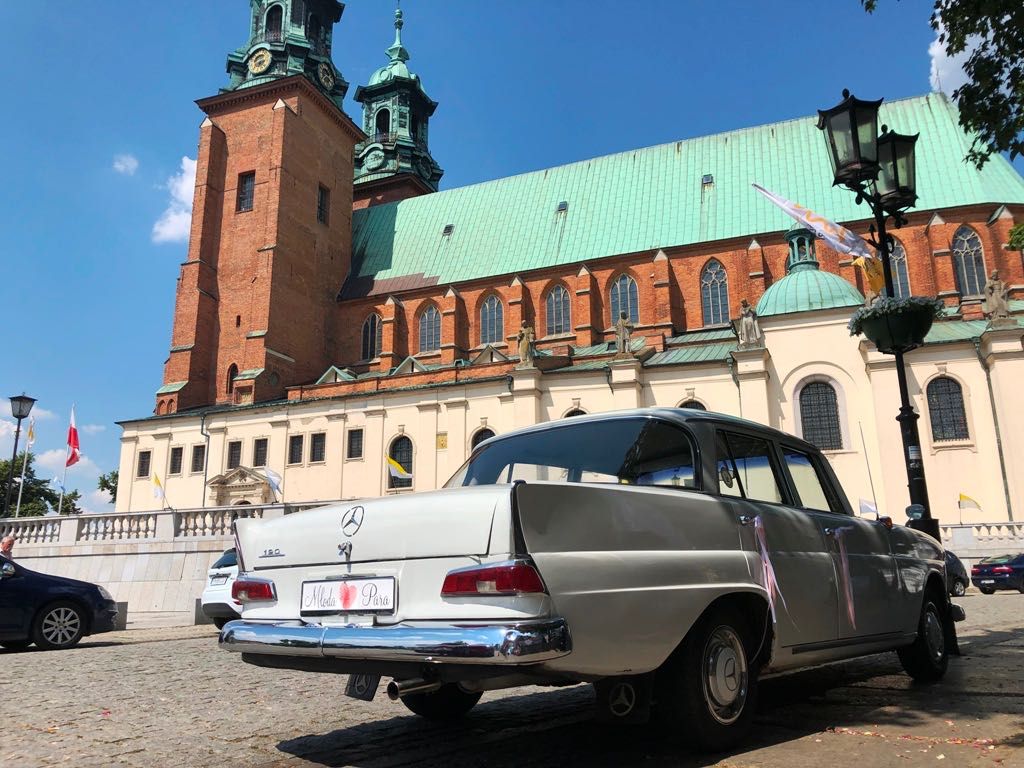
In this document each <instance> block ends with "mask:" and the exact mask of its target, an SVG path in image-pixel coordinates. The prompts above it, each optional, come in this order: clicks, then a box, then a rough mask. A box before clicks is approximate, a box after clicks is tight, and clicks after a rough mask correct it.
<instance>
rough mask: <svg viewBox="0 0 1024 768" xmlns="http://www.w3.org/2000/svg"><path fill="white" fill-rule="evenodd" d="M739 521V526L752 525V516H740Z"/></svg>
mask: <svg viewBox="0 0 1024 768" xmlns="http://www.w3.org/2000/svg"><path fill="white" fill-rule="evenodd" d="M739 521H740V525H753V523H754V516H753V515H740V516H739Z"/></svg>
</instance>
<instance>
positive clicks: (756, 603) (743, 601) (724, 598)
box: [673, 588, 775, 668]
mask: <svg viewBox="0 0 1024 768" xmlns="http://www.w3.org/2000/svg"><path fill="white" fill-rule="evenodd" d="M722 608H728V609H732V610H735V611H737V612H738V613H739V614H740V616H742V617H743V618H744V619H746V621H747V627H746V629H747V630H748V632H749V635H750V637H749V638H748V640H749V642H750V643H751V645H753V646H754V647H755V654H756V655H755V656H754V658H753V659H752V660H751V663H752V665H753V666H755V667H757V668H760V667H763V666H765V665H766V664H768V663H769V662H770V661H771V658H772V648H773V646H774V642H775V632H774V628H773V622H772V614H771V604H770V602H769V600H768V596H767V593H765V592H764V591H763V590H760V591H759V590H757V589H755V588H749V589H741V590H735V591H732V592H727V593H725V594H721V595H719V596H717V597H716V598H714V599H713V600H711V602H709V603H708V604H707V606H705V608H704V610H703V611H701V613H700V615H699V616H697V617H696V619H695V620H694V621H693V623H691V624H690V626H689V627H687V629H686V634H684V635H683V637H682V639H680V641H679V644H678V645H677V646H676V648H675V650H674V651H673V655H674V654H675V653H677V652H678V651H679V650H680V649H681V648H682V647H683V644H684V643H685V642H686V639H687V638H688V637H689V636H690V634H691V633H692V632H693V631H694V629H695V628H696V627H697V626H699V625H700V623H701V622H702V621H703V620H704V618H705V617H706V616H708V615H710V614H711V613H713V612H714V611H717V610H719V609H722ZM755 644H756V645H755Z"/></svg>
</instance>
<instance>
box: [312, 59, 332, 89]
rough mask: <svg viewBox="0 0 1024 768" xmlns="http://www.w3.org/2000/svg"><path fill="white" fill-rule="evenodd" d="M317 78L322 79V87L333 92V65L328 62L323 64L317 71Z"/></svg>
mask: <svg viewBox="0 0 1024 768" xmlns="http://www.w3.org/2000/svg"><path fill="white" fill-rule="evenodd" d="M316 74H317V77H319V78H320V85H322V86H323V87H324V88H325V89H326V90H328V91H329V90H331V88H333V87H334V72H332V71H331V65H330V64H328V63H327V62H321V64H320V66H319V67H318V68H317V70H316Z"/></svg>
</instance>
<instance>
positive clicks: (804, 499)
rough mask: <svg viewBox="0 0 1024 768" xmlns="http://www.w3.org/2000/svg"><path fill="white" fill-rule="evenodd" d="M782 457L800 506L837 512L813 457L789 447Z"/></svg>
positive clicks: (783, 451) (784, 449) (783, 449)
mask: <svg viewBox="0 0 1024 768" xmlns="http://www.w3.org/2000/svg"><path fill="white" fill-rule="evenodd" d="M782 456H783V460H784V461H785V462H786V469H788V470H789V476H790V477H791V478H792V479H793V486H794V487H795V488H796V493H797V496H799V497H800V506H801V507H803V508H804V509H813V510H821V511H822V512H835V511H836V510H835V509H833V507H832V504H831V503H830V502H829V497H828V493H827V492H826V490H825V487H826V486H825V484H824V482H823V481H822V479H821V475H820V474H819V473H818V469H817V467H815V466H814V462H813V461H812V460H811V457H810V456H809V455H808V454H806V453H804V452H803V451H798V450H796V449H795V448H789V447H788V446H783V448H782Z"/></svg>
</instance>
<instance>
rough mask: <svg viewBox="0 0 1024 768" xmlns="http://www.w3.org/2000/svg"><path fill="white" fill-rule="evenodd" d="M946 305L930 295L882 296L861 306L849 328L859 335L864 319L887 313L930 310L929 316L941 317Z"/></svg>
mask: <svg viewBox="0 0 1024 768" xmlns="http://www.w3.org/2000/svg"><path fill="white" fill-rule="evenodd" d="M945 308H946V305H945V304H943V303H942V302H941V301H939V300H938V299H933V298H931V297H930V296H907V297H905V298H895V299H894V298H890V297H888V296H881V297H879V298H878V299H876V300H875V301H874V302H872V303H871V304H869V305H867V306H864V307H861V308H860V309H858V310H857V311H856V312H854V313H853V315H852V316H851V317H850V322H849V323H848V324H847V326H846V327H847V328H849V329H850V335H851V336H858V335H860V334H862V333H863V332H864V321H865V320H868V321H870V320H873V319H875V318H881V317H883V316H886V315H903V314H907V313H908V312H914V313H917V312H925V311H927V312H928V316H929V317H930V318H931V319H933V320H936V319H939V318H941V317H942V316H943V311H944V310H945Z"/></svg>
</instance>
